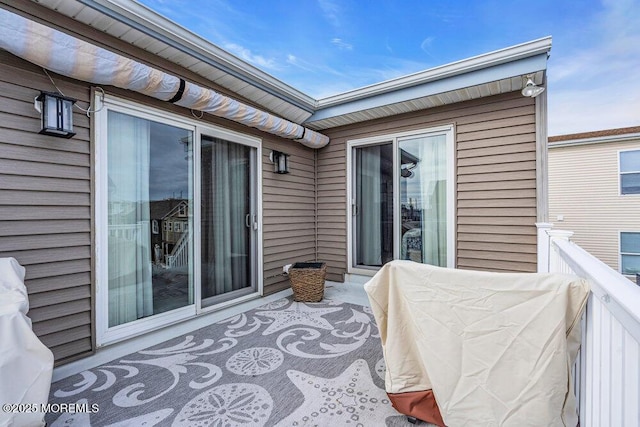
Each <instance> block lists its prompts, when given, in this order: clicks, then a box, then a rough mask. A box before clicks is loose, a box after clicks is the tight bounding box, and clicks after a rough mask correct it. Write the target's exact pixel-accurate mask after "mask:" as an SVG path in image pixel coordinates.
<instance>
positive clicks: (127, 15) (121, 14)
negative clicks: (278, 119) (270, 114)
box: [77, 0, 316, 112]
mask: <svg viewBox="0 0 640 427" xmlns="http://www.w3.org/2000/svg"><path fill="white" fill-rule="evenodd" d="M77 1H78V2H79V3H81V4H83V5H85V6H88V7H91V8H92V9H95V10H97V11H100V12H102V13H103V14H105V15H106V16H108V17H110V18H112V19H115V20H117V21H119V22H122V23H124V24H126V25H129V26H131V27H132V28H135V29H136V30H138V31H140V32H142V33H144V34H147V35H148V36H150V37H153V38H154V39H157V40H159V41H161V42H163V43H166V44H167V45H169V46H172V47H174V48H176V49H178V50H180V51H182V52H184V53H186V54H187V55H190V56H192V57H194V58H197V59H199V60H201V61H203V62H205V63H207V64H209V65H211V66H213V67H216V68H218V69H220V70H222V71H225V72H227V73H229V74H231V75H233V76H234V77H236V78H239V79H240V80H242V81H245V82H246V83H248V84H250V85H252V86H255V87H257V88H260V89H262V90H264V91H265V92H267V93H271V94H272V95H274V96H277V97H279V98H281V99H283V100H284V101H286V102H289V103H291V104H292V105H295V106H296V107H298V108H301V109H303V110H306V111H309V112H311V111H313V109H314V107H315V106H316V100H315V99H314V98H312V97H310V96H309V95H306V94H304V93H303V92H301V91H299V90H297V89H295V88H293V87H291V86H289V85H287V84H286V83H284V82H282V81H280V80H278V79H276V78H275V77H273V76H271V75H269V74H268V73H265V72H264V71H262V70H260V69H258V68H256V67H254V66H253V65H251V64H249V63H248V62H246V61H243V60H242V59H240V58H238V57H236V56H234V55H232V54H230V53H229V52H226V51H225V50H223V49H221V48H219V47H218V46H216V45H214V44H213V43H211V42H209V41H207V40H206V39H204V38H202V37H200V36H198V35H197V34H195V33H193V32H191V31H189V30H187V29H185V28H184V27H182V26H180V25H179V24H177V23H175V22H173V21H172V20H170V19H168V18H166V17H164V16H162V15H160V14H159V13H157V12H155V11H153V10H152V9H149V8H148V7H146V6H144V5H142V4H140V3H137V2H135V1H132V0H77Z"/></svg>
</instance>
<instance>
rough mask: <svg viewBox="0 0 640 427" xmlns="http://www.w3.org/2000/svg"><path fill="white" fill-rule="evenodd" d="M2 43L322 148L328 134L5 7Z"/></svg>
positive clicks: (0, 15) (26, 55)
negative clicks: (81, 38)
mask: <svg viewBox="0 0 640 427" xmlns="http://www.w3.org/2000/svg"><path fill="white" fill-rule="evenodd" d="M0 48H2V49H5V50H7V51H8V52H11V53H12V54H14V55H16V56H18V57H20V58H23V59H25V60H27V61H29V62H31V63H33V64H36V65H39V66H41V67H43V68H46V69H48V70H51V71H53V72H56V73H58V74H60V75H63V76H67V77H71V78H74V79H77V80H81V81H85V82H89V83H93V84H102V85H111V86H115V87H119V88H121V89H127V90H132V91H134V92H138V93H141V94H143V95H147V96H151V97H153V98H156V99H160V100H162V101H167V102H170V103H173V104H175V105H179V106H181V107H185V108H189V109H192V110H197V111H203V112H207V113H210V114H213V115H215V116H218V117H222V118H225V119H229V120H233V121H235V122H237V123H241V124H243V125H245V126H250V127H253V128H256V129H259V130H261V131H264V132H268V133H270V134H272V135H276V136H279V137H282V138H287V139H292V140H294V141H297V142H299V143H301V144H303V145H305V146H307V147H310V148H321V147H324V146H325V145H327V144H328V143H329V138H328V137H327V136H325V135H322V134H321V133H318V132H315V131H313V130H311V129H308V128H305V127H303V126H301V125H299V124H297V123H293V122H290V121H288V120H285V119H283V118H280V117H277V116H275V115H273V114H270V113H267V112H265V111H261V110H259V109H257V108H255V107H252V106H250V105H247V104H244V103H242V102H240V101H237V100H235V99H233V98H230V97H228V96H224V95H222V94H219V93H217V92H215V91H214V90H212V89H207V88H203V87H200V86H198V85H196V84H194V83H190V82H187V81H185V80H183V79H181V78H178V77H176V76H172V75H170V74H167V73H165V72H162V71H160V70H157V69H155V68H152V67H149V66H147V65H144V64H142V63H140V62H137V61H134V60H132V59H129V58H126V57H124V56H121V55H118V54H116V53H113V52H111V51H109V50H106V49H103V48H101V47H98V46H95V45H92V44H91V43H88V42H85V41H83V40H80V39H77V38H75V37H73V36H70V35H68V34H66V33H63V32H61V31H58V30H55V29H53V28H50V27H47V26H46V25H42V24H40V23H37V22H34V21H31V20H29V19H27V18H25V17H22V16H20V15H17V14H15V13H12V12H9V11H8V10H5V9H0Z"/></svg>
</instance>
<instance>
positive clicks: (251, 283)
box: [200, 136, 258, 306]
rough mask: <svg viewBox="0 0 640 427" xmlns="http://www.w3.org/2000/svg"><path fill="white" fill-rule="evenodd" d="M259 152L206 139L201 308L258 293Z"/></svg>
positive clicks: (204, 153)
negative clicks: (257, 161) (257, 169)
mask: <svg viewBox="0 0 640 427" xmlns="http://www.w3.org/2000/svg"><path fill="white" fill-rule="evenodd" d="M256 151H257V150H256V149H255V148H254V147H250V146H247V145H243V144H239V143H235V142H230V141H226V140H223V139H219V138H212V137H208V136H202V138H201V169H200V172H201V215H202V216H201V238H200V245H201V294H202V306H208V305H212V304H216V303H220V302H223V301H227V300H230V299H234V298H237V297H239V296H242V295H245V294H249V293H252V292H255V289H256V278H255V276H256V265H255V262H256V256H255V253H256V236H257V228H258V227H257V218H256V197H255V194H256V183H255V180H256Z"/></svg>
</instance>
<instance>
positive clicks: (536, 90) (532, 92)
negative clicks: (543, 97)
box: [522, 75, 544, 98]
mask: <svg viewBox="0 0 640 427" xmlns="http://www.w3.org/2000/svg"><path fill="white" fill-rule="evenodd" d="M542 92H544V88H543V87H541V86H538V85H537V84H535V83H534V82H533V76H531V75H529V76H527V83H526V84H525V85H524V87H523V88H522V95H523V96H528V97H529V98H535V97H536V96H538V95H540V94H541V93H542Z"/></svg>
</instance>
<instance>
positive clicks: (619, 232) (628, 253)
mask: <svg viewBox="0 0 640 427" xmlns="http://www.w3.org/2000/svg"><path fill="white" fill-rule="evenodd" d="M622 233H635V234H640V230H619V231H618V272H619V273H620V274H622V275H625V276H631V274H626V273H623V272H622V255H635V256H640V252H637V253H636V252H622ZM633 276H635V274H633Z"/></svg>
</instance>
